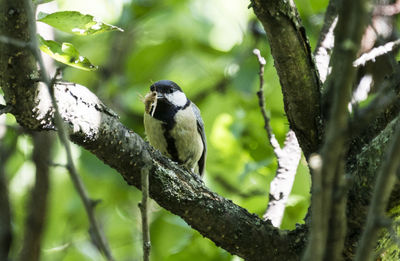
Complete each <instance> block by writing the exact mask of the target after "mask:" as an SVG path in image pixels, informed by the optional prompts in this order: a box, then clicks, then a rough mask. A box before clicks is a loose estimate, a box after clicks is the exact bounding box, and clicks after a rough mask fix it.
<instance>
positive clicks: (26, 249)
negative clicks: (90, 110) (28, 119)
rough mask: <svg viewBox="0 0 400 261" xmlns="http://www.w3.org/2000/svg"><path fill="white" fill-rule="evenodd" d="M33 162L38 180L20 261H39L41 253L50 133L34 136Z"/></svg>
mask: <svg viewBox="0 0 400 261" xmlns="http://www.w3.org/2000/svg"><path fill="white" fill-rule="evenodd" d="M32 138H33V144H34V149H33V155H32V160H33V162H34V164H35V167H36V179H35V185H34V187H33V190H32V193H31V197H30V200H29V204H28V205H27V207H26V209H28V211H27V212H28V214H27V217H26V220H25V231H24V236H23V243H22V249H21V251H20V253H19V256H18V260H20V261H25V260H31V261H38V260H40V253H41V239H42V235H43V230H44V227H45V219H46V214H47V201H48V200H47V197H48V192H49V165H48V162H49V160H50V157H51V151H52V150H51V148H52V144H53V135H52V133H49V132H41V133H34V134H32Z"/></svg>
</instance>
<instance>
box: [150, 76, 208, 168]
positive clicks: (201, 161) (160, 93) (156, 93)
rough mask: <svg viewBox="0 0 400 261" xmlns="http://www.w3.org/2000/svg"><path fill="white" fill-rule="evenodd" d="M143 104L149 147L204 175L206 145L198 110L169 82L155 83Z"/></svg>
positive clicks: (178, 88)
mask: <svg viewBox="0 0 400 261" xmlns="http://www.w3.org/2000/svg"><path fill="white" fill-rule="evenodd" d="M144 103H145V113H144V128H145V132H146V135H147V138H148V140H149V142H150V144H151V145H152V146H153V147H154V148H156V149H158V150H159V151H160V152H161V153H162V154H164V155H165V156H167V157H169V158H170V159H172V160H173V161H175V162H178V163H180V164H182V165H184V166H185V167H186V168H187V169H189V170H191V171H192V172H195V173H196V174H198V175H200V176H202V175H203V173H204V168H205V163H206V154H207V143H206V136H205V133H204V123H203V120H202V118H201V115H200V110H199V108H197V106H196V105H195V104H194V103H193V102H191V101H190V100H189V99H188V98H187V97H186V95H185V94H184V93H183V91H182V89H181V88H180V87H179V86H178V85H177V84H176V83H174V82H173V81H168V80H162V81H158V82H156V83H154V84H152V85H151V86H150V92H149V93H147V95H146V96H145V98H144Z"/></svg>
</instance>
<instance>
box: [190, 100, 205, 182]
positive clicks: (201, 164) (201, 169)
mask: <svg viewBox="0 0 400 261" xmlns="http://www.w3.org/2000/svg"><path fill="white" fill-rule="evenodd" d="M192 109H193V112H194V114H195V115H196V121H197V131H198V132H199V133H200V136H201V140H202V142H203V148H204V149H203V153H202V154H201V157H200V159H199V162H198V165H199V174H200V176H203V172H204V169H205V166H206V156H207V140H206V134H205V131H204V122H203V119H202V118H201V115H200V110H199V108H198V107H197V106H196V104H194V103H192Z"/></svg>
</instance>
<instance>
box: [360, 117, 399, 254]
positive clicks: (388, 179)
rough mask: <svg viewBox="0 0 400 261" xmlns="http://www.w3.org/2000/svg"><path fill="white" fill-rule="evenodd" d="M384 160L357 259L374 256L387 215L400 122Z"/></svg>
mask: <svg viewBox="0 0 400 261" xmlns="http://www.w3.org/2000/svg"><path fill="white" fill-rule="evenodd" d="M389 144H390V146H389V148H388V150H387V151H386V156H385V157H384V162H383V164H382V166H381V168H380V170H379V173H378V176H377V180H376V185H375V188H374V193H373V194H372V200H371V205H370V207H369V211H368V218H367V223H366V227H365V230H364V232H363V234H362V237H361V241H360V245H359V247H358V249H357V252H356V258H355V260H356V261H369V260H372V258H373V250H374V244H375V243H376V240H377V237H378V232H379V230H380V228H381V225H382V224H381V223H380V222H379V220H381V219H382V217H385V211H386V206H387V204H388V201H389V197H390V194H391V192H392V190H393V187H394V185H395V184H396V179H397V176H396V171H397V169H398V167H399V165H400V156H399V155H400V123H399V122H398V123H397V126H396V128H395V130H394V137H393V139H392V141H391V143H389Z"/></svg>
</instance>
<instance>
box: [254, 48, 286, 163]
mask: <svg viewBox="0 0 400 261" xmlns="http://www.w3.org/2000/svg"><path fill="white" fill-rule="evenodd" d="M253 54H254V55H255V56H256V57H257V59H258V63H259V64H260V71H259V78H260V89H259V91H258V92H257V96H258V104H259V106H260V110H261V113H262V116H263V118H264V129H265V130H266V131H267V135H268V140H269V142H270V143H271V146H272V148H273V150H274V153H275V156H276V157H279V155H280V153H281V147H280V146H279V142H278V140H277V139H276V138H275V135H274V133H273V131H272V128H271V125H270V119H269V117H268V116H267V112H266V111H265V103H264V66H265V64H266V61H265V59H264V57H262V56H261V53H260V50H258V49H254V50H253Z"/></svg>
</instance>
